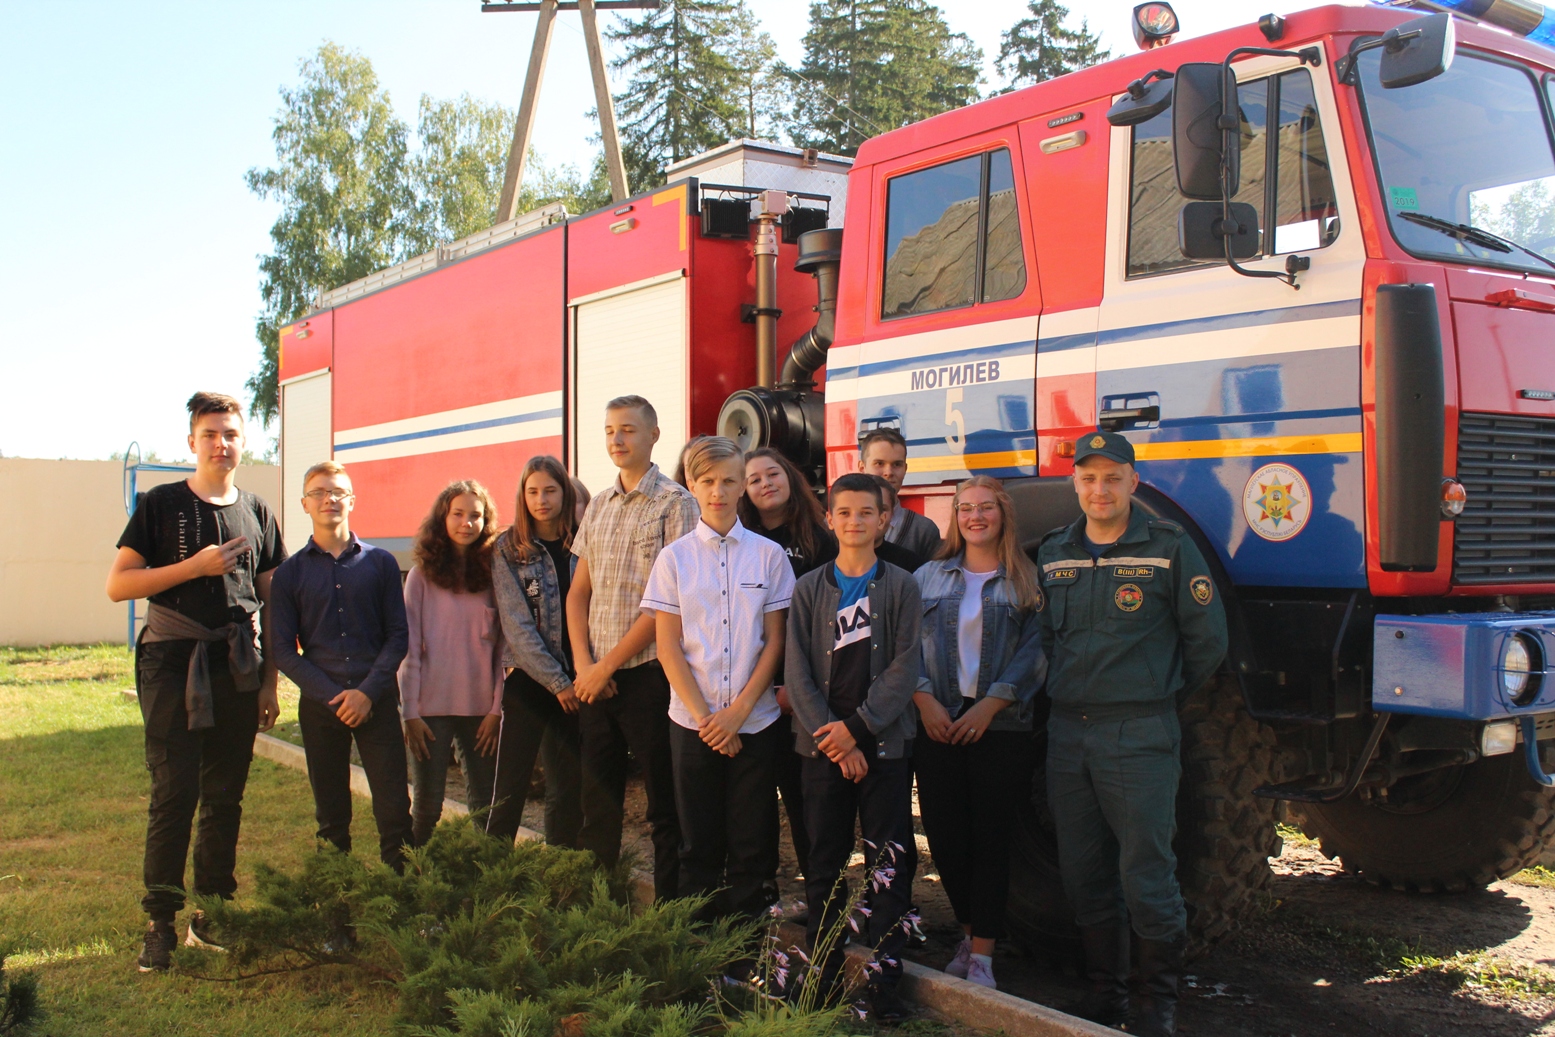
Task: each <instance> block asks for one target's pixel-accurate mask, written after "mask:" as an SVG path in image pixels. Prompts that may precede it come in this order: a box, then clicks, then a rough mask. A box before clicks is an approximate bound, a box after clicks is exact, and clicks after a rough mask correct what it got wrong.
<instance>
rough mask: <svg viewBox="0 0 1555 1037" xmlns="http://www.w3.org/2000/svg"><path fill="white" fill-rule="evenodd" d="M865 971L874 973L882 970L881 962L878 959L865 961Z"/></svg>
mask: <svg viewBox="0 0 1555 1037" xmlns="http://www.w3.org/2000/svg"><path fill="white" fill-rule="evenodd" d="M864 971H865V972H866V973H868V974H870V975H873V974H874V973H876V972H879V971H880V963H879V962H878V961H868V962H865V963H864Z"/></svg>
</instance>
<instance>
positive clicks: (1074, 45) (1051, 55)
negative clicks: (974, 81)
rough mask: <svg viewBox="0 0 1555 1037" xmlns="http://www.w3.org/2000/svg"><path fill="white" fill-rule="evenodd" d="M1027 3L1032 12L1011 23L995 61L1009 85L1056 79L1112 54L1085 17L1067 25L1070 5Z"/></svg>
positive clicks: (1039, 0) (1055, 0)
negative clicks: (1074, 23)
mask: <svg viewBox="0 0 1555 1037" xmlns="http://www.w3.org/2000/svg"><path fill="white" fill-rule="evenodd" d="M1026 7H1027V10H1029V11H1030V12H1031V14H1030V15H1029V16H1028V17H1026V18H1022V19H1021V20H1020V21H1018V22H1016V23H1015V24H1014V25H1012V26H1010V28H1009V31H1007V32H1006V33H1005V34H1004V37H1003V40H1002V42H1001V43H1000V45H999V57H998V58H997V59H996V60H995V61H994V67H995V68H997V69H998V70H999V74H1000V75H1001V76H1003V77H1004V78H1005V80H1006V81H1007V82H1008V83H1009V84H1010V85H1009V87H1008V88H1007V89H1009V90H1014V89H1016V88H1018V87H1022V86H1030V85H1031V84H1033V83H1040V82H1042V81H1044V80H1047V79H1057V78H1058V77H1059V76H1062V75H1065V74H1067V73H1069V72H1075V71H1077V70H1079V69H1082V68H1089V67H1090V66H1092V65H1094V64H1096V63H1097V62H1100V61H1106V60H1107V59H1108V58H1110V57H1112V53H1111V52H1110V51H1108V50H1106V49H1105V48H1103V47H1102V45H1101V36H1100V35H1098V34H1096V33H1093V32H1091V31H1090V26H1089V24H1088V23H1087V22H1086V21H1085V20H1083V19H1082V20H1081V22H1080V27H1079V28H1078V29H1069V28H1066V27H1065V25H1064V22H1065V20H1066V19H1067V18H1068V17H1069V8H1067V7H1064V6H1063V5H1062V4H1060V3H1059V2H1058V0H1030V2H1029V3H1028V4H1027V5H1026Z"/></svg>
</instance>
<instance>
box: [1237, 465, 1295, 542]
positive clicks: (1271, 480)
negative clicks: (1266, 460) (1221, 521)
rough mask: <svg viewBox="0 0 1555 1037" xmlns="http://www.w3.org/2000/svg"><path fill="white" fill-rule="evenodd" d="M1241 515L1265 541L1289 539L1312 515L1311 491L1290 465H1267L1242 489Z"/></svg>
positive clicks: (1255, 473)
mask: <svg viewBox="0 0 1555 1037" xmlns="http://www.w3.org/2000/svg"><path fill="white" fill-rule="evenodd" d="M1242 514H1243V515H1244V516H1245V517H1246V518H1247V524H1248V525H1249V526H1251V527H1252V530H1253V532H1254V533H1257V534H1258V535H1259V536H1261V537H1263V538H1264V539H1265V540H1275V541H1279V540H1289V539H1290V538H1291V537H1293V536H1295V535H1296V534H1297V533H1300V532H1301V530H1302V527H1304V526H1305V525H1306V524H1307V519H1308V517H1310V516H1311V514H1312V492H1311V490H1309V489H1308V488H1307V481H1306V480H1305V479H1303V478H1302V476H1301V473H1300V472H1298V471H1296V469H1294V468H1292V467H1291V466H1290V465H1285V464H1267V465H1264V466H1263V467H1262V468H1260V469H1258V470H1257V471H1256V472H1254V473H1253V474H1252V477H1251V478H1249V479H1248V480H1247V485H1246V486H1245V487H1243V489H1242Z"/></svg>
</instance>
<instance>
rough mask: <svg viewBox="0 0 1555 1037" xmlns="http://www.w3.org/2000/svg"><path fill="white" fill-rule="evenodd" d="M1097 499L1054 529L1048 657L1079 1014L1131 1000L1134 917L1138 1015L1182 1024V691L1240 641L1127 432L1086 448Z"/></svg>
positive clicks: (1083, 497) (1051, 742)
mask: <svg viewBox="0 0 1555 1037" xmlns="http://www.w3.org/2000/svg"><path fill="white" fill-rule="evenodd" d="M1074 486H1075V492H1076V493H1077V494H1078V495H1079V498H1080V507H1081V509H1082V510H1083V511H1084V512H1085V514H1084V515H1083V516H1082V517H1081V518H1079V519H1076V520H1075V522H1074V523H1073V524H1072V525H1069V526H1066V527H1063V528H1060V529H1055V530H1054V531H1053V532H1051V533H1049V534H1047V536H1046V537H1044V538H1043V540H1042V546H1041V547H1040V548H1039V549H1038V554H1037V564H1038V566H1039V567H1040V569H1041V572H1042V588H1043V595H1044V601H1043V603H1042V646H1043V648H1044V649H1045V650H1046V652H1047V657H1048V661H1049V663H1048V665H1049V669H1048V678H1047V689H1048V695H1049V697H1050V698H1051V699H1052V703H1053V710H1052V716H1051V718H1050V719H1049V721H1048V756H1047V787H1048V802H1049V805H1050V807H1051V808H1052V811H1053V821H1054V825H1055V827H1056V829H1057V833H1058V859H1059V868H1060V871H1061V872H1062V874H1063V880H1064V890H1065V892H1066V893H1067V894H1068V896H1069V902H1070V903H1071V904H1073V905H1074V909H1075V916H1076V921H1078V923H1079V925H1080V931H1081V934H1082V936H1083V939H1084V943H1085V956H1086V973H1087V976H1088V978H1089V980H1090V983H1091V988H1090V992H1089V993H1088V994H1087V995H1086V997H1085V999H1084V1000H1083V1001H1082V1002H1081V1003H1080V1005H1079V1006H1078V1007H1077V1008H1076V1009H1075V1011H1076V1013H1077V1014H1080V1015H1083V1016H1085V1017H1086V1018H1088V1019H1092V1020H1094V1021H1096V1022H1100V1023H1103V1024H1107V1025H1113V1024H1117V1023H1120V1022H1123V1021H1124V1020H1125V1019H1126V1018H1127V1016H1128V1011H1129V999H1128V972H1129V925H1130V923H1132V925H1133V929H1134V932H1135V933H1137V934H1138V935H1139V939H1140V961H1139V974H1140V982H1141V986H1142V988H1143V993H1144V994H1145V997H1144V999H1143V1004H1141V1005H1140V1008H1139V1012H1138V1013H1137V1016H1136V1018H1135V1020H1134V1022H1133V1024H1132V1025H1131V1026H1130V1028H1129V1029H1130V1032H1132V1033H1140V1034H1152V1035H1159V1034H1173V1033H1175V1032H1176V1016H1177V981H1178V976H1179V974H1180V972H1181V969H1182V947H1183V942H1184V938H1185V936H1186V932H1187V913H1186V911H1185V909H1184V907H1183V901H1182V893H1181V891H1180V890H1179V889H1178V887H1177V875H1176V871H1177V858H1176V855H1175V854H1173V853H1172V837H1173V835H1174V834H1175V833H1176V830H1177V816H1176V814H1177V783H1178V779H1179V777H1180V776H1181V773H1182V765H1181V762H1180V759H1179V753H1180V750H1181V743H1182V732H1181V729H1180V728H1179V727H1178V723H1177V704H1178V698H1179V696H1185V695H1186V694H1188V693H1189V692H1191V691H1193V690H1195V689H1197V688H1198V687H1199V686H1200V685H1201V684H1203V683H1204V682H1205V681H1206V680H1208V679H1209V677H1210V676H1211V675H1212V674H1213V673H1214V672H1215V670H1216V669H1217V668H1218V667H1219V666H1220V661H1221V659H1223V658H1224V657H1225V654H1226V617H1225V612H1224V610H1223V609H1222V608H1221V604H1220V599H1219V595H1218V594H1216V592H1215V583H1214V580H1213V578H1212V577H1211V576H1210V573H1209V567H1208V566H1207V565H1206V564H1205V562H1204V556H1203V555H1201V554H1200V553H1199V551H1198V548H1196V547H1195V546H1194V545H1193V541H1192V540H1190V539H1189V538H1188V535H1187V534H1186V533H1185V532H1184V531H1183V528H1182V527H1181V526H1179V525H1177V524H1176V523H1175V522H1168V521H1166V520H1164V519H1157V518H1152V517H1150V516H1149V515H1147V514H1146V513H1145V512H1144V511H1143V510H1141V509H1140V508H1137V507H1133V506H1132V497H1133V494H1134V491H1135V490H1136V489H1137V488H1138V486H1139V475H1138V474H1137V473H1136V472H1135V471H1134V448H1133V446H1132V444H1130V443H1129V442H1128V440H1126V439H1124V438H1123V437H1122V436H1119V435H1116V434H1114V433H1107V432H1094V433H1087V434H1086V435H1084V436H1081V437H1080V440H1079V442H1078V443H1077V444H1076V449H1075V472H1074Z"/></svg>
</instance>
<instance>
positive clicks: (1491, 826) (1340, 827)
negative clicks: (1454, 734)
mask: <svg viewBox="0 0 1555 1037" xmlns="http://www.w3.org/2000/svg"><path fill="white" fill-rule="evenodd" d="M1545 755H1546V758H1548V757H1549V756H1550V751H1549V750H1548V749H1546V750H1545ZM1302 814H1303V819H1302V827H1303V828H1304V829H1305V830H1306V832H1307V834H1308V835H1310V836H1312V837H1313V838H1315V839H1318V840H1319V841H1320V842H1321V844H1322V849H1323V853H1324V854H1325V855H1326V856H1328V857H1331V858H1338V859H1339V860H1340V861H1342V862H1343V864H1344V867H1345V870H1346V871H1350V872H1353V873H1355V874H1357V875H1359V876H1360V877H1361V878H1364V879H1365V880H1367V881H1368V882H1371V883H1373V884H1374V885H1378V886H1391V887H1393V888H1395V889H1405V890H1413V891H1418V892H1422V893H1456V892H1460V891H1463V890H1467V889H1478V888H1481V887H1483V886H1486V885H1488V884H1489V883H1492V882H1494V881H1496V880H1497V879H1504V878H1506V877H1507V876H1508V875H1514V874H1516V873H1517V872H1519V871H1521V870H1522V869H1524V868H1526V867H1529V866H1530V865H1533V864H1537V863H1539V861H1540V859H1541V858H1542V857H1543V855H1544V853H1545V851H1546V848H1547V847H1549V846H1551V845H1552V844H1555V791H1552V790H1550V789H1546V788H1543V787H1542V786H1540V785H1538V784H1536V783H1535V782H1534V780H1533V779H1532V778H1531V777H1529V776H1528V768H1527V765H1526V764H1525V762H1524V759H1523V754H1522V751H1521V749H1519V751H1518V752H1516V753H1512V754H1510V755H1507V756H1492V757H1489V758H1488V759H1484V760H1480V761H1478V762H1477V763H1472V764H1469V765H1468V766H1465V767H1454V768H1449V769H1446V770H1441V771H1431V772H1428V773H1426V774H1422V775H1418V776H1416V777H1414V778H1407V779H1405V780H1404V781H1402V782H1400V783H1399V784H1398V785H1395V786H1394V787H1393V788H1392V789H1390V790H1389V795H1388V802H1387V803H1386V804H1385V805H1384V804H1383V803H1382V802H1381V800H1380V797H1373V798H1372V799H1371V800H1370V801H1369V802H1368V801H1365V800H1362V799H1361V798H1360V797H1358V796H1351V797H1349V798H1348V799H1344V800H1341V801H1340V802H1338V803H1322V804H1317V803H1312V804H1304V805H1303V806H1302Z"/></svg>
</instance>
